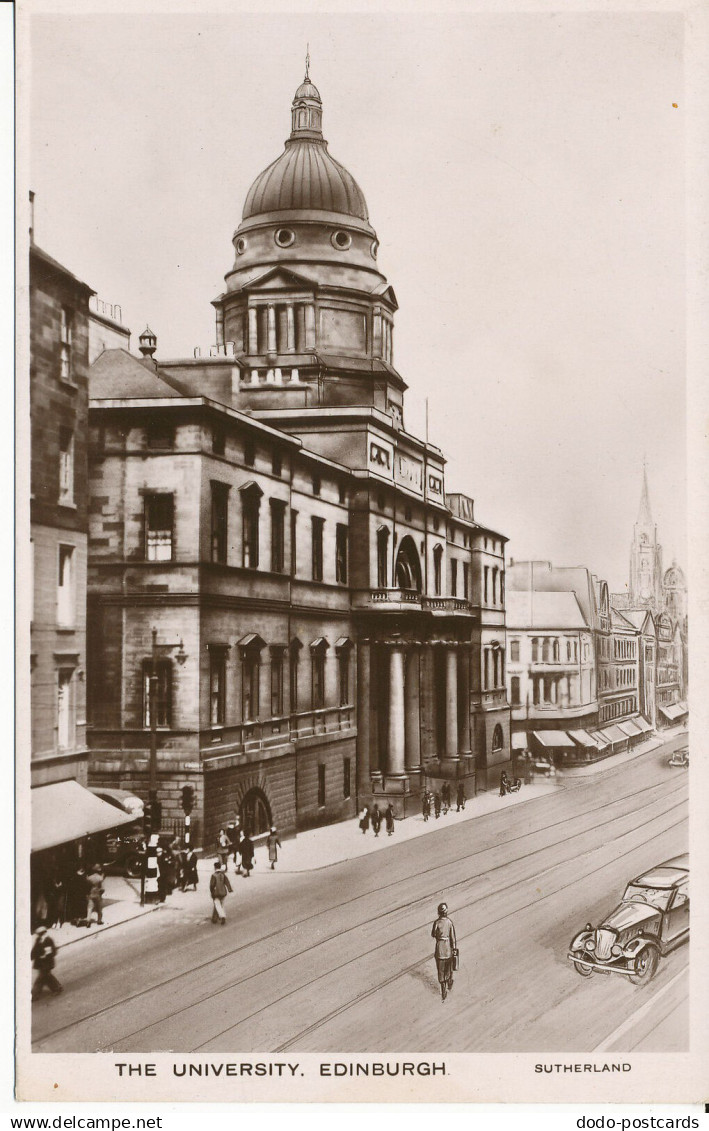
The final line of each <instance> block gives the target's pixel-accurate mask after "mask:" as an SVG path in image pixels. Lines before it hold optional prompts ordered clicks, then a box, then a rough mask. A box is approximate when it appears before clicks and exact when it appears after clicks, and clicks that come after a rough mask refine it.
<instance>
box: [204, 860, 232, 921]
mask: <svg viewBox="0 0 709 1131" xmlns="http://www.w3.org/2000/svg"><path fill="white" fill-rule="evenodd" d="M230 891H233V888H232V886H231V884H230V883H229V877H228V876H227V874H226V867H224V868H222V865H221V863H220V861H219V860H215V861H214V871H213V872H212V874H211V876H210V877H209V894H210V895H211V897H212V922H213V923H216V922H217V921H219V922H220V923H221V925H222V927H223V926H224V924H225V923H226V912H225V911H224V900H225V899H226V897H227V895H228V894H229V892H230Z"/></svg>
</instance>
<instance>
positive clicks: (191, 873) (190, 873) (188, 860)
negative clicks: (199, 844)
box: [185, 845, 199, 891]
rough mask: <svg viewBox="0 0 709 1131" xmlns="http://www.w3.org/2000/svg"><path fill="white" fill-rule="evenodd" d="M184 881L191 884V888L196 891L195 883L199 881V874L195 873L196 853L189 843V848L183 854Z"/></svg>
mask: <svg viewBox="0 0 709 1131" xmlns="http://www.w3.org/2000/svg"><path fill="white" fill-rule="evenodd" d="M185 882H186V884H192V887H193V890H194V891H197V884H198V883H199V875H198V874H197V853H196V852H195V850H194V848H192V846H191V845H190V850H189V852H188V853H187V855H186V856H185Z"/></svg>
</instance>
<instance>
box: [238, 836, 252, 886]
mask: <svg viewBox="0 0 709 1131" xmlns="http://www.w3.org/2000/svg"><path fill="white" fill-rule="evenodd" d="M241 866H242V868H243V869H244V877H245V878H246V879H247V880H248V878H249V875H250V873H251V869H252V868H253V866H254V842H253V841H252V839H251V837H250V836H249V834H248V833H244V835H243V837H242V838H241Z"/></svg>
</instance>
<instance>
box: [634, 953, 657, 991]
mask: <svg viewBox="0 0 709 1131" xmlns="http://www.w3.org/2000/svg"><path fill="white" fill-rule="evenodd" d="M659 961H660V955H659V954H658V952H657V949H656V947H654V946H646V947H645V948H644V949H643V950H641V951H640V953H639V954H638V956H637V958H636V959H635V973H634V974H631V975H630V981H631V982H632V983H633V984H634V985H636V986H644V985H646V984H647V983H648V982H649V981H650V980H651V978H652V977H653V976H654V974H655V971H656V970H657V964H658V962H659Z"/></svg>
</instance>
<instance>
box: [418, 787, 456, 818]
mask: <svg viewBox="0 0 709 1131" xmlns="http://www.w3.org/2000/svg"><path fill="white" fill-rule="evenodd" d="M465 802H466V796H465V785H464V784H463V782H462V781H459V782H458V785H457V787H456V796H455V804H456V809H455V811H456V813H460V811H461V809H465ZM451 808H452V806H451V787H450V783H449V782H447V781H444V783H443V785H442V786H441V788H440V790H438V789H436V790H430V789H424V791H423V793H422V794H421V812H422V815H423V819H424V821H428V819H429V817H430V816H431V812H433V815H434V817H435V819H436V820H438V818H439V817H440V815H441V813H443V816H444V817H445V815H446V813H447V812H448V811H449V809H451Z"/></svg>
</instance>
